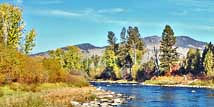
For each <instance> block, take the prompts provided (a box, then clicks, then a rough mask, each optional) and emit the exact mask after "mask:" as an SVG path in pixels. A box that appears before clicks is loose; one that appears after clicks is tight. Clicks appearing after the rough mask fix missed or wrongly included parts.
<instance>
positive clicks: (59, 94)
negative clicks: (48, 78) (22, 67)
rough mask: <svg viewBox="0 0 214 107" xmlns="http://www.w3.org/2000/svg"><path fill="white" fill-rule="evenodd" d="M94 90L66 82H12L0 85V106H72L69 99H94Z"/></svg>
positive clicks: (84, 100)
mask: <svg viewBox="0 0 214 107" xmlns="http://www.w3.org/2000/svg"><path fill="white" fill-rule="evenodd" d="M94 91H96V89H95V88H94V87H90V86H84V87H77V86H73V85H70V84H67V83H43V84H37V85H35V84H34V85H26V84H19V83H13V84H11V85H5V86H1V87H0V107H72V105H70V103H69V102H70V101H71V100H72V101H78V102H88V101H91V100H94V99H95V98H96V96H95V95H94V94H93V93H94Z"/></svg>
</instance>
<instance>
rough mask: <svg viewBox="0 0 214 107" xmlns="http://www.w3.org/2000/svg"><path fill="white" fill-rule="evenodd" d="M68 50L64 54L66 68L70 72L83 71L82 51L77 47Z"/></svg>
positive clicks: (70, 47)
mask: <svg viewBox="0 0 214 107" xmlns="http://www.w3.org/2000/svg"><path fill="white" fill-rule="evenodd" d="M67 48H68V50H67V51H65V54H64V63H65V65H64V67H65V68H66V69H68V70H69V71H72V70H77V71H78V70H80V69H81V57H82V55H81V52H80V49H79V48H77V47H75V46H69V47H67Z"/></svg>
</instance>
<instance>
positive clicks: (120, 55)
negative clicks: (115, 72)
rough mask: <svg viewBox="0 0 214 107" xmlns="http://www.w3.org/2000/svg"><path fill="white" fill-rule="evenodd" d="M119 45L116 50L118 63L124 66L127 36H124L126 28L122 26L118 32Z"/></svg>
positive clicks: (127, 52)
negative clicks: (117, 50)
mask: <svg viewBox="0 0 214 107" xmlns="http://www.w3.org/2000/svg"><path fill="white" fill-rule="evenodd" d="M120 41H121V42H120V45H119V52H118V55H117V56H118V65H119V66H120V67H124V66H125V65H126V60H125V58H126V56H127V55H128V54H129V49H128V48H127V37H126V28H125V27H123V29H122V31H121V33H120Z"/></svg>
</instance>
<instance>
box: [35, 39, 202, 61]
mask: <svg viewBox="0 0 214 107" xmlns="http://www.w3.org/2000/svg"><path fill="white" fill-rule="evenodd" d="M143 40H144V42H145V46H146V48H147V53H146V54H145V56H144V57H145V58H144V59H150V58H151V57H152V56H153V55H154V53H153V49H154V47H156V48H157V49H159V47H160V41H161V37H160V36H157V35H155V36H148V37H144V38H143ZM205 45H206V42H202V41H198V40H195V39H193V38H191V37H188V36H177V37H176V47H178V52H179V54H180V56H182V57H185V56H186V53H187V52H188V50H189V48H198V49H201V50H202V49H204V47H205ZM75 46H77V47H79V48H80V49H81V51H82V52H83V53H84V54H85V55H88V56H91V55H99V56H101V55H102V54H103V52H104V50H105V48H106V47H98V46H94V45H92V44H90V43H83V44H78V45H75ZM61 49H63V50H67V47H62V48H61ZM31 56H45V57H48V51H46V52H41V53H37V54H33V55H31Z"/></svg>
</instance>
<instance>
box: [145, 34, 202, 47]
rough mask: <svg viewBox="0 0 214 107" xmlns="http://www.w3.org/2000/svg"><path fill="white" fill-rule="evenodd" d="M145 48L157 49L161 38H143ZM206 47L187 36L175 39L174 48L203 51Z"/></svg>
mask: <svg viewBox="0 0 214 107" xmlns="http://www.w3.org/2000/svg"><path fill="white" fill-rule="evenodd" d="M143 40H144V42H145V44H146V46H147V48H149V49H150V48H152V47H154V46H156V47H159V46H160V41H161V37H159V36H149V37H145V38H143ZM205 45H206V42H201V41H197V40H194V39H192V38H190V37H188V36H177V37H176V45H175V46H176V47H181V48H199V49H203V48H204V47H205Z"/></svg>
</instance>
